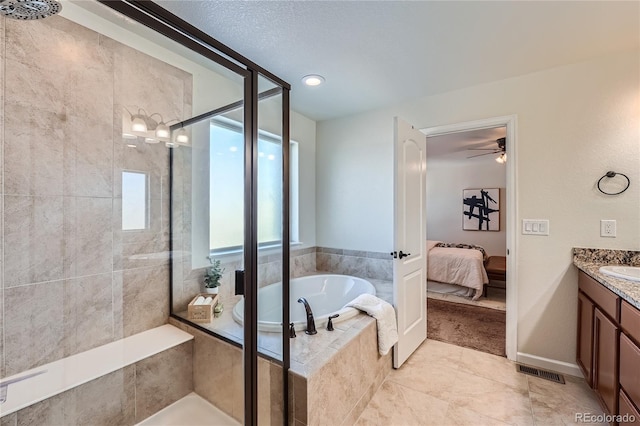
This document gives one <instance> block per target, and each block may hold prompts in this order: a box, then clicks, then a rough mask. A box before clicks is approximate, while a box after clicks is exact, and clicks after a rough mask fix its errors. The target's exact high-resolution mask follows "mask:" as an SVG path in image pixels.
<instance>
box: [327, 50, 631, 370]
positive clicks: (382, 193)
mask: <svg viewBox="0 0 640 426" xmlns="http://www.w3.org/2000/svg"><path fill="white" fill-rule="evenodd" d="M639 59H640V53H639V52H638V51H637V50H634V51H630V52H624V53H620V54H616V55H611V56H607V57H602V58H598V59H595V60H592V61H588V62H583V63H577V64H572V65H567V66H563V67H558V68H554V69H549V70H545V71H541V72H536V73H533V74H528V75H525V76H521V77H516V78H511V79H507V80H502V81H498V82H494V83H490V84H485V85H481V86H475V87H470V88H467V89H462V90H458V91H454V92H449V93H444V94H441V95H437V96H431V97H426V98H421V99H418V100H415V101H413V102H406V103H402V104H400V105H397V106H394V107H389V108H385V109H382V110H376V111H372V112H367V113H363V114H359V115H355V116H351V117H344V118H340V119H336V120H330V121H326V122H321V123H318V139H317V165H316V167H317V176H318V177H317V194H318V196H317V213H316V214H317V224H318V226H317V244H318V245H321V246H325V247H341V248H348V249H354V250H372V251H390V250H391V249H392V241H393V240H392V233H393V187H392V185H393V163H392V160H391V159H392V155H393V151H392V141H393V117H394V116H401V117H403V118H405V119H407V120H408V121H409V122H411V123H412V124H413V125H414V126H416V127H418V128H427V127H434V126H438V125H445V124H453V123H459V122H465V121H471V120H477V119H482V118H489V117H497V116H504V115H510V114H517V116H518V123H517V137H516V141H515V143H516V145H517V156H518V158H517V164H516V179H517V186H516V192H517V200H516V211H515V212H513V213H514V214H515V215H516V219H517V223H518V226H520V225H519V224H520V223H521V220H522V219H523V218H548V219H549V220H550V230H551V234H550V235H549V236H548V237H539V236H523V235H520V234H519V229H518V230H514V231H515V232H516V239H517V247H515V248H514V250H515V251H514V253H515V255H516V257H517V259H516V263H517V265H518V273H517V276H514V277H513V283H514V284H515V285H517V288H518V351H520V352H524V353H528V354H533V355H536V356H540V357H545V358H549V359H552V360H558V361H562V362H567V363H574V360H575V324H576V294H577V289H576V288H577V273H576V271H575V269H574V268H573V266H572V265H571V248H572V247H574V246H587V247H605V248H619V249H635V250H638V249H639V248H640V207H639V206H640V66H639V62H640V61H639ZM510 160H512V158H511V157H510ZM607 170H615V171H619V172H623V173H626V174H627V175H628V176H629V177H630V178H631V182H632V185H631V188H630V189H629V190H628V191H627V192H625V193H624V194H622V195H620V196H616V197H607V196H604V195H601V194H600V193H599V192H598V191H597V189H596V188H595V183H596V181H597V180H598V178H600V176H602V175H603V174H604V173H605V172H606V171H607ZM600 219H616V220H617V221H618V237H617V238H615V239H611V238H601V237H600V236H599V220H600Z"/></svg>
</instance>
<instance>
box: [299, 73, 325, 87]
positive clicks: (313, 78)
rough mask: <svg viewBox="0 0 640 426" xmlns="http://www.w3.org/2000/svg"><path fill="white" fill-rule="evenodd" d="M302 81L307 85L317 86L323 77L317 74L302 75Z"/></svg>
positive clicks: (322, 80) (322, 81)
mask: <svg viewBox="0 0 640 426" xmlns="http://www.w3.org/2000/svg"><path fill="white" fill-rule="evenodd" d="M302 82H303V83H304V84H306V85H307V86H319V85H321V84H322V83H324V77H323V76H321V75H317V74H310V75H305V76H304V77H302Z"/></svg>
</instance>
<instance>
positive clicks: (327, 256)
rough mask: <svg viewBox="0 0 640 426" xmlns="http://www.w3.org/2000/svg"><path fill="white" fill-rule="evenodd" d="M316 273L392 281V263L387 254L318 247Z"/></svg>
mask: <svg viewBox="0 0 640 426" xmlns="http://www.w3.org/2000/svg"><path fill="white" fill-rule="evenodd" d="M317 251H318V252H317V255H316V266H317V269H318V271H324V272H332V273H335V274H344V275H353V276H356V277H361V278H372V279H376V280H384V281H391V280H393V262H392V260H391V256H390V255H389V254H388V253H379V252H371V251H360V250H343V249H334V248H326V247H318V248H317Z"/></svg>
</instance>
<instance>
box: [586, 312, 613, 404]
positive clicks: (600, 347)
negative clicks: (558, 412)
mask: <svg viewBox="0 0 640 426" xmlns="http://www.w3.org/2000/svg"><path fill="white" fill-rule="evenodd" d="M619 331H620V329H619V328H618V326H617V325H616V324H615V323H614V322H613V321H611V320H610V319H609V318H607V316H606V315H605V314H603V313H602V311H600V309H598V308H597V307H596V308H595V310H594V314H593V371H592V374H593V380H592V382H593V383H592V386H591V387H592V388H593V389H594V390H595V391H596V392H597V393H598V396H599V397H600V399H601V400H602V402H603V403H604V405H605V406H606V407H607V410H608V411H609V413H611V414H613V413H617V412H618V336H619Z"/></svg>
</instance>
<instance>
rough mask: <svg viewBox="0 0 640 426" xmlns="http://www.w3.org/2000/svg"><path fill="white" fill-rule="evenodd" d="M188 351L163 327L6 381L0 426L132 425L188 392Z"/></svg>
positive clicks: (188, 341)
mask: <svg viewBox="0 0 640 426" xmlns="http://www.w3.org/2000/svg"><path fill="white" fill-rule="evenodd" d="M192 346H193V336H192V335H190V334H189V333H186V332H185V331H183V330H180V329H178V328H176V327H174V326H172V325H169V324H166V325H163V326H160V327H157V328H154V329H151V330H147V331H144V332H142V333H138V334H135V335H133V336H130V337H126V338H124V339H121V340H117V341H115V342H112V343H108V344H106V345H103V346H99V347H97V348H93V349H90V350H88V351H85V352H82V353H79V354H76V355H72V356H70V357H67V358H63V359H60V360H58V361H54V362H51V363H48V364H45V365H41V366H39V367H36V368H33V369H31V370H27V371H24V372H21V373H19V374H16V375H14V376H10V377H6V378H4V379H3V380H2V381H1V382H0V383H2V384H5V383H7V382H12V383H10V384H9V385H8V386H6V387H5V389H6V401H5V402H4V403H3V404H2V405H0V417H1V418H2V424H3V425H16V424H30V423H31V421H32V420H37V421H38V422H40V423H42V424H65V425H73V424H88V423H93V424H97V423H111V424H121V425H127V424H134V423H137V422H139V421H141V420H143V419H145V418H146V417H148V416H150V415H152V414H154V413H155V412H157V411H158V410H160V409H162V408H164V407H165V406H167V405H169V404H171V403H173V402H175V401H176V400H178V399H180V398H182V397H183V396H185V395H187V394H188V393H189V392H191V391H192V390H193V378H192V365H191V357H192V352H193V348H192ZM40 372H42V374H38V373H40ZM32 374H37V375H34V376H31V377H29V376H30V375H32ZM25 376H26V377H28V378H26V379H24V380H20V378H22V377H25ZM40 423H39V424H40Z"/></svg>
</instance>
